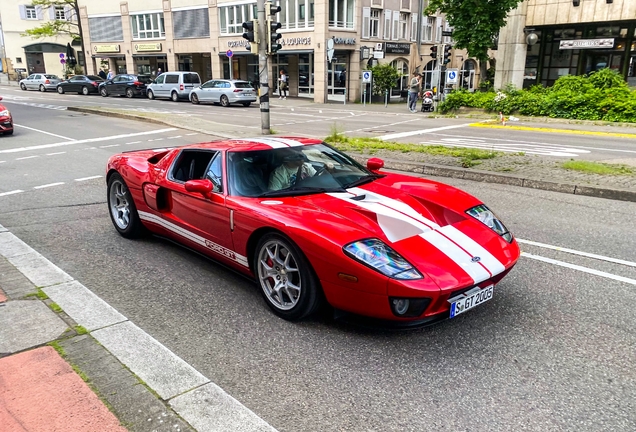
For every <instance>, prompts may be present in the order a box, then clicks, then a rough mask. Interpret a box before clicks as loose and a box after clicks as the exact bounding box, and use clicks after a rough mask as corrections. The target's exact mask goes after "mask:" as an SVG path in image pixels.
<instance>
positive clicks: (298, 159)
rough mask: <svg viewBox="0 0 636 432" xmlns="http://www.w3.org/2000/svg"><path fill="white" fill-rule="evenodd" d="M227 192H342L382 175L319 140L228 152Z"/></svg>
mask: <svg viewBox="0 0 636 432" xmlns="http://www.w3.org/2000/svg"><path fill="white" fill-rule="evenodd" d="M228 167H229V170H228V171H229V178H228V180H229V181H228V183H229V186H230V194H231V195H237V196H246V197H268V196H269V197H284V196H297V195H308V194H315V193H322V192H343V191H344V190H345V189H346V188H348V187H353V186H356V185H360V184H364V183H367V182H371V181H374V180H375V179H376V178H378V177H381V176H379V175H377V174H373V173H371V172H369V171H368V170H367V169H366V168H364V167H363V166H362V165H360V164H359V163H357V162H356V161H355V160H353V159H352V158H350V157H349V156H347V155H346V154H344V153H341V152H339V151H338V150H336V149H334V148H332V147H331V146H329V145H327V144H325V143H322V144H311V145H302V146H297V147H285V148H275V149H271V150H258V151H243V152H242V151H232V152H228Z"/></svg>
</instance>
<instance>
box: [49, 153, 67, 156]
mask: <svg viewBox="0 0 636 432" xmlns="http://www.w3.org/2000/svg"><path fill="white" fill-rule="evenodd" d="M64 153H66V152H55V153H47V154H46V155H47V156H55V155H61V154H64Z"/></svg>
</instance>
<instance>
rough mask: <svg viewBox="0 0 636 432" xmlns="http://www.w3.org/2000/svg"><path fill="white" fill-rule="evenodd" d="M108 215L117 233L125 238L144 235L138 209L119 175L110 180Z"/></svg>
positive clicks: (111, 177) (107, 193)
mask: <svg viewBox="0 0 636 432" xmlns="http://www.w3.org/2000/svg"><path fill="white" fill-rule="evenodd" d="M106 200H107V202H108V214H110V220H111V221H112V223H113V226H114V227H115V229H116V230H117V232H118V233H119V234H120V235H121V236H122V237H125V238H129V239H134V238H139V237H141V236H142V234H143V225H142V224H141V220H140V219H139V214H138V213H137V207H135V202H134V200H133V198H132V195H131V194H130V190H128V186H127V185H126V182H125V181H124V179H123V178H122V176H121V175H119V173H115V174H113V175H111V176H110V178H109V179H108V190H107V192H106Z"/></svg>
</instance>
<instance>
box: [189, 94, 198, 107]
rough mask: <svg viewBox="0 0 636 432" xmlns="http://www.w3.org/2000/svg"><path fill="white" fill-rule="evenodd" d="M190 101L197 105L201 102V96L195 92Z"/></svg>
mask: <svg viewBox="0 0 636 432" xmlns="http://www.w3.org/2000/svg"><path fill="white" fill-rule="evenodd" d="M190 102H192V103H193V104H195V105H198V104H199V96H197V95H196V93H193V94H192V96H190Z"/></svg>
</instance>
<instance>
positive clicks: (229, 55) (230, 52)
mask: <svg viewBox="0 0 636 432" xmlns="http://www.w3.org/2000/svg"><path fill="white" fill-rule="evenodd" d="M225 55H226V56H228V57H232V56H233V55H234V53H233V52H232V50H227V51H225Z"/></svg>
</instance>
